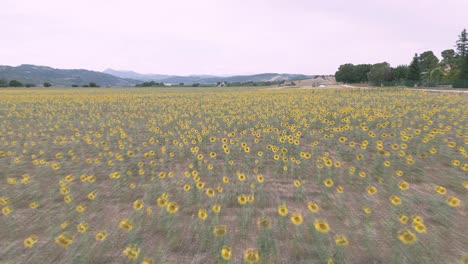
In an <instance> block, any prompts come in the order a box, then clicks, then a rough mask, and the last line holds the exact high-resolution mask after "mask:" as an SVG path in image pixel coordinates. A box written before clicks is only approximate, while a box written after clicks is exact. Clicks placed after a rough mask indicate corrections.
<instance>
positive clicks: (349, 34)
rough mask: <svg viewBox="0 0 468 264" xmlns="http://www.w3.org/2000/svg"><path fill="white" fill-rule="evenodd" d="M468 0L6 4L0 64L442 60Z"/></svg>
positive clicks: (19, 0) (220, 69)
mask: <svg viewBox="0 0 468 264" xmlns="http://www.w3.org/2000/svg"><path fill="white" fill-rule="evenodd" d="M467 10H468V0H443V1H442V0H352V1H351V0H327V1H325V0H323V1H322V0H320V1H319V0H164V1H162V0H131V1H130V0H40V1H39V0H1V4H0V29H1V31H0V32H1V40H0V65H13V66H16V65H20V64H37V65H47V66H51V67H55V68H68V69H70V68H85V69H91V70H97V71H102V70H105V69H106V68H113V69H118V70H134V71H137V72H142V73H160V74H179V75H188V74H251V73H261V72H280V73H304V74H333V73H335V71H336V70H337V68H338V66H339V65H340V64H343V63H347V62H350V63H354V64H359V63H378V62H382V61H387V62H389V63H390V64H391V65H392V66H397V65H399V64H408V63H409V62H410V61H411V59H412V57H413V55H414V53H416V52H418V53H421V52H424V51H426V50H432V51H434V52H435V54H436V55H437V56H438V57H439V58H440V52H441V51H442V50H444V49H448V48H454V44H455V41H456V40H457V36H458V35H459V34H460V32H461V31H462V29H463V28H467V27H468V15H467Z"/></svg>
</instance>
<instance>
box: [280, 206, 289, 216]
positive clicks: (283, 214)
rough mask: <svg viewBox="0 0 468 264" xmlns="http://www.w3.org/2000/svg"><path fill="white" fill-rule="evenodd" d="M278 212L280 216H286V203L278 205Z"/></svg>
mask: <svg viewBox="0 0 468 264" xmlns="http://www.w3.org/2000/svg"><path fill="white" fill-rule="evenodd" d="M278 214H279V215H281V216H286V215H288V208H287V207H286V205H284V204H283V205H281V206H279V207H278Z"/></svg>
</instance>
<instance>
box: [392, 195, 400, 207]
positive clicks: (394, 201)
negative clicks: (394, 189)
mask: <svg viewBox="0 0 468 264" xmlns="http://www.w3.org/2000/svg"><path fill="white" fill-rule="evenodd" d="M390 202H391V203H392V204H393V205H400V204H401V199H400V197H398V196H396V195H392V196H390Z"/></svg>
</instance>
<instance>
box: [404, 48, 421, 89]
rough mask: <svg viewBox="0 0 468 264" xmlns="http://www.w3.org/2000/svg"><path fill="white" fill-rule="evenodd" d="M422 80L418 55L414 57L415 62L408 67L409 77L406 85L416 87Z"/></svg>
mask: <svg viewBox="0 0 468 264" xmlns="http://www.w3.org/2000/svg"><path fill="white" fill-rule="evenodd" d="M420 80H421V71H420V69H419V56H418V54H417V53H416V54H415V55H414V57H413V61H412V62H411V63H410V65H409V67H408V75H407V77H406V85H407V86H414V85H417V84H418V83H419V81H420Z"/></svg>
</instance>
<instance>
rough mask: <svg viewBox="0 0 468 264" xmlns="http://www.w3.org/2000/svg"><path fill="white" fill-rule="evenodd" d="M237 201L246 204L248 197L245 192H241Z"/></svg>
mask: <svg viewBox="0 0 468 264" xmlns="http://www.w3.org/2000/svg"><path fill="white" fill-rule="evenodd" d="M237 202H238V203H239V204H240V205H244V204H246V203H247V197H246V196H245V195H244V194H241V195H239V196H238V197H237Z"/></svg>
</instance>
